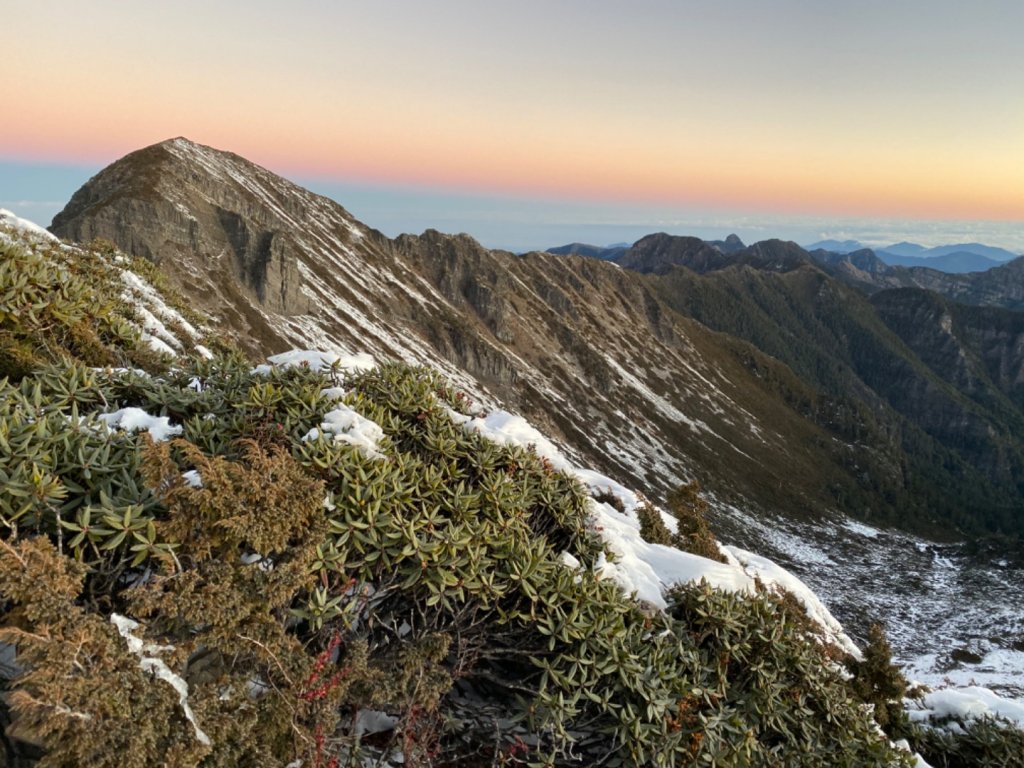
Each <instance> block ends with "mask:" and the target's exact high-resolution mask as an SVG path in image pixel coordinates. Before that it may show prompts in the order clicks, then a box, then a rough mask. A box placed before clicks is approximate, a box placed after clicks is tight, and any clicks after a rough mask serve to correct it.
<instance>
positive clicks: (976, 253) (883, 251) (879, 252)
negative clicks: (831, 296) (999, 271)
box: [805, 240, 1020, 273]
mask: <svg viewBox="0 0 1024 768" xmlns="http://www.w3.org/2000/svg"><path fill="white" fill-rule="evenodd" d="M805 248H806V249H807V250H808V251H818V250H821V251H828V252H830V253H838V254H850V253H856V252H858V251H864V250H871V251H872V252H873V253H874V254H875V255H876V256H877V257H878V258H879V259H881V260H882V261H883V262H884V263H886V264H888V265H889V266H894V267H896V266H899V267H928V268H929V269H937V270H939V271H940V272H952V273H963V272H984V271H985V270H987V269H991V268H992V267H995V266H998V265H999V264H1002V263H1005V262H1007V261H1012V260H1013V259H1015V258H1017V256H1019V255H1020V254H1016V253H1013V252H1012V251H1008V250H1006V249H1005V248H995V247H993V246H990V245H983V244H982V243H958V244H955V245H940V246H936V247H934V248H925V247H924V246H923V245H918V244H917V243H908V242H902V243H894V244H892V245H887V246H885V247H882V248H871V247H869V246H866V245H864V244H863V243H860V242H858V241H857V240H819V241H818V242H816V243H811V244H810V245H807V246H805Z"/></svg>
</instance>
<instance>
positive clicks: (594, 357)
mask: <svg viewBox="0 0 1024 768" xmlns="http://www.w3.org/2000/svg"><path fill="white" fill-rule="evenodd" d="M52 229H53V231H54V232H55V233H56V234H58V235H60V236H61V237H65V238H68V239H72V240H80V241H88V240H91V239H93V238H95V237H103V238H107V239H109V240H112V241H113V242H115V243H116V244H117V245H118V246H119V247H121V248H122V249H124V250H126V251H128V252H130V253H134V254H136V255H139V256H143V257H145V258H147V259H150V260H152V261H154V262H157V263H158V264H160V266H161V267H162V268H163V269H164V270H165V271H166V272H167V273H168V274H169V276H170V277H171V279H172V280H173V282H174V283H175V284H176V286H177V287H178V288H179V289H180V290H181V291H182V292H183V293H184V294H185V295H186V296H188V297H189V298H190V299H191V300H193V301H194V302H195V304H196V305H197V306H198V307H200V308H202V309H204V310H206V311H207V312H209V313H210V314H212V315H213V316H214V317H215V318H217V319H218V320H219V324H220V326H219V330H220V331H221V332H223V333H224V334H226V335H228V336H231V337H234V338H235V339H236V340H237V341H238V342H239V343H240V344H242V345H243V346H245V347H246V348H247V349H248V350H249V351H250V352H252V353H255V354H267V353H273V352H278V351H281V350H283V349H285V348H288V347H294V346H299V347H317V348H342V349H349V350H354V351H358V350H365V351H368V352H371V353H372V354H375V355H376V356H378V357H379V358H400V359H405V360H412V361H420V362H425V363H429V364H432V365H435V366H437V367H439V368H441V369H442V370H443V371H445V372H446V373H447V374H448V375H449V376H451V377H453V378H454V379H455V380H457V381H460V382H461V383H462V386H464V387H465V388H466V389H468V390H470V391H471V392H472V393H474V394H475V395H476V396H477V397H478V398H479V399H482V400H484V401H492V400H494V399H500V400H501V401H502V402H504V403H505V404H506V405H507V407H509V408H510V409H513V410H517V411H519V412H521V413H523V414H524V415H526V416H527V417H528V418H530V419H531V420H532V421H534V422H535V423H537V425H538V426H540V427H541V428H542V429H544V430H546V431H548V432H549V433H551V434H553V435H554V436H555V437H558V438H560V439H561V440H563V441H564V443H565V444H566V445H568V446H569V447H570V449H571V451H572V452H575V454H576V455H577V457H579V458H581V459H585V460H586V461H587V462H588V463H590V464H592V465H594V466H596V467H598V468H600V469H602V470H604V471H606V472H609V473H611V474H613V475H616V476H621V477H623V478H625V479H627V480H631V481H633V482H635V483H637V484H638V485H640V486H641V487H645V488H647V489H648V490H649V491H650V492H651V493H653V494H661V493H662V492H664V491H665V490H666V489H667V488H669V487H670V486H672V485H674V484H676V483H678V482H679V481H680V480H683V479H690V478H698V479H699V480H700V481H701V482H702V483H703V484H704V486H705V487H706V488H707V489H708V490H710V491H712V492H713V493H714V494H715V495H716V496H717V497H718V498H719V499H720V500H723V501H724V500H731V501H733V502H736V503H741V504H745V505H748V506H755V507H761V508H763V509H770V510H780V511H784V512H785V513H787V514H790V515H793V516H796V517H801V516H802V517H815V516H819V515H820V514H822V513H823V512H824V511H826V510H829V509H837V508H838V509H842V510H846V511H850V512H853V513H855V514H859V515H862V516H865V515H866V516H872V517H873V518H874V519H889V520H892V521H895V522H899V523H902V524H904V525H909V526H914V525H917V526H927V525H931V524H932V523H934V522H935V521H936V520H938V519H944V520H946V521H949V520H955V521H956V522H957V523H958V524H962V525H964V526H965V527H966V528H972V529H975V530H980V529H984V528H986V527H988V528H995V527H1004V526H1003V524H1002V522H999V523H998V525H996V524H995V523H993V520H994V519H995V518H994V517H993V515H995V513H994V512H992V511H991V510H992V509H997V510H998V509H1002V507H1001V506H1000V505H1004V506H1005V504H1007V503H1008V500H1010V501H1012V502H1017V503H1018V507H1019V501H1020V489H1019V488H1017V487H1016V486H1015V485H1013V482H1012V480H1011V479H1009V478H1013V477H1017V478H1019V477H1020V474H1019V465H1018V464H1014V462H1015V461H1018V459H1019V450H1020V446H1019V442H1015V440H1014V438H1013V437H1012V435H1008V434H1007V428H1005V427H1004V426H1000V423H999V419H998V418H997V417H996V413H997V411H995V410H993V408H994V406H990V404H989V400H988V399H987V398H990V396H991V397H995V396H996V395H997V394H998V395H999V396H1000V397H1003V400H1005V401H1006V403H1010V404H1012V403H1014V402H1015V401H1014V400H1013V398H1014V397H1019V391H1018V390H1014V389H1013V385H1011V384H1010V383H1009V382H1010V380H1012V379H1013V377H1014V375H1015V374H1014V372H1013V365H1012V360H1013V359H1014V358H1013V355H1012V353H1011V352H1007V351H1003V350H1002V349H1001V347H1000V345H1001V344H1004V343H1006V344H1009V343H1011V342H1010V339H1011V338H1016V337H1015V336H1013V334H1012V333H1011V332H1009V331H1008V332H1007V333H1006V334H1004V335H1003V336H998V335H997V336H989V335H986V333H987V332H986V331H985V330H984V328H985V327H987V326H986V323H987V322H988V320H986V319H984V318H982V319H980V320H977V322H975V323H974V325H971V326H970V327H971V328H972V329H974V330H972V331H971V332H970V335H969V341H963V342H962V344H964V345H971V346H970V348H971V349H972V350H975V349H976V350H977V354H979V355H981V356H982V358H983V359H984V360H985V361H986V362H984V363H983V364H981V368H979V369H978V370H981V369H984V370H985V371H989V370H990V369H991V370H995V369H999V367H1000V366H1003V367H1004V368H1005V369H1006V370H1005V372H1004V373H1001V374H1000V376H1002V378H999V376H996V377H995V378H993V375H994V374H992V373H987V374H986V375H987V376H988V380H991V381H992V382H993V384H992V385H991V386H990V387H989V386H988V385H986V386H985V387H982V388H980V389H977V390H972V392H973V393H974V394H964V393H962V392H960V390H959V389H957V387H958V386H960V385H959V384H958V383H957V382H955V381H950V380H947V379H945V378H943V376H942V375H939V374H936V373H935V372H934V371H933V370H932V369H931V368H930V365H931V364H932V363H931V361H930V358H928V357H927V356H926V355H925V351H926V350H921V351H918V350H917V348H916V346H915V345H916V344H917V340H916V339H911V338H907V339H904V338H903V337H902V336H901V335H900V332H899V331H898V330H893V329H891V328H890V326H889V325H888V324H887V323H889V322H890V320H891V322H892V323H893V324H894V327H896V325H898V323H897V320H896V319H892V317H896V315H897V314H898V313H895V312H894V313H890V314H889V315H886V317H890V315H891V316H892V317H890V319H889V320H884V321H883V316H882V313H881V311H880V310H876V308H875V306H874V305H873V304H872V303H871V302H870V301H868V300H867V299H866V298H865V297H864V296H863V295H862V294H860V293H859V292H858V291H855V290H853V289H852V288H849V287H847V286H845V285H843V284H842V283H841V282H838V281H836V280H833V279H832V278H830V277H828V276H827V275H826V274H825V273H824V272H822V271H821V270H820V269H819V268H818V267H816V266H815V265H814V263H813V261H812V260H811V258H810V256H809V255H808V254H807V253H806V252H805V251H803V250H802V249H800V248H799V247H797V246H796V245H794V244H792V243H783V242H781V241H768V242H765V243H758V244H755V245H753V246H750V247H743V245H742V243H739V242H738V238H737V241H736V242H729V241H723V243H728V247H727V248H723V247H722V246H721V245H718V244H708V243H705V242H703V241H701V240H697V239H696V238H672V237H670V236H668V235H652V236H650V237H647V238H644V239H643V240H641V241H639V242H638V243H637V244H635V245H634V246H633V247H632V248H630V249H628V250H627V251H626V252H625V253H624V254H623V255H622V256H621V257H620V258H619V259H618V261H619V265H617V264H613V263H609V262H606V261H600V260H596V259H587V258H582V257H578V256H560V255H555V254H539V253H533V254H526V255H523V256H516V255H514V254H511V253H506V252H502V251H490V250H487V249H485V248H483V247H481V246H480V245H479V244H478V243H476V242H475V241H474V240H473V239H472V238H469V237H467V236H465V235H458V236H449V235H443V234H440V233H437V232H434V231H427V232H425V233H423V234H422V235H420V236H411V235H403V236H401V237H399V238H397V239H395V240H390V239H388V238H386V237H384V236H383V235H381V234H380V233H378V232H376V231H374V230H372V229H370V228H368V227H366V226H365V225H363V224H362V223H360V222H358V221H356V220H354V219H353V218H352V217H351V216H350V215H349V214H348V213H347V212H346V211H345V210H344V209H343V208H341V206H339V205H337V204H336V203H334V202H332V201H330V200H328V199H326V198H323V197H319V196H317V195H314V194H312V193H310V192H308V191H306V190H303V189H301V188H299V187H297V186H295V185H293V184H291V183H290V182H287V181H286V180H284V179H282V178H280V177H278V176H276V175H274V174H272V173H270V172H269V171H267V170H265V169H263V168H260V167H259V166H256V165H254V164H252V163H249V162H248V161H246V160H244V159H242V158H240V157H238V156H236V155H232V154H229V153H225V152H220V151H217V150H213V149H210V148H209V147H204V146H201V145H197V144H194V143H192V142H189V141H187V140H185V139H174V140H171V141H167V142H164V143H162V144H158V145H155V146H153V147H148V148H146V149H144V150H140V151H139V152H136V153H133V154H131V155H128V156H127V157H125V158H123V159H122V160H120V161H118V162H117V163H115V164H113V165H112V166H110V167H108V168H107V169H105V170H104V171H102V172H101V173H99V174H98V175H97V176H96V177H94V178H93V179H91V180H90V181H89V182H88V183H87V184H86V185H85V186H84V187H83V188H82V189H81V190H79V191H78V192H77V193H76V194H75V196H74V197H73V198H72V200H71V202H70V203H69V204H68V206H67V207H66V208H65V210H64V211H62V212H61V214H59V215H58V216H57V217H56V218H55V219H54V223H53V227H52ZM620 265H621V266H620ZM623 266H628V267H631V269H623V268H622V267H623ZM638 270H639V271H638ZM641 271H642V272H648V273H651V274H641ZM698 273H704V274H703V275H701V274H698ZM698 321H699V322H698ZM976 326H977V327H976ZM965 327H966V326H965ZM709 329H710V330H709ZM719 330H721V331H725V332H726V334H728V335H726V334H722V333H716V332H715V331H719ZM958 338H959V337H958ZM964 338H965V339H968V337H967V336H965V337H964ZM922 343H924V342H922ZM929 349H930V348H929ZM765 353H767V354H765ZM1018 359H1019V358H1018ZM934 364H935V365H938V364H939V363H938V362H935V363H934ZM993 366H994V368H993ZM971 370H972V371H973V370H974V369H973V368H972V369H971ZM1000 370H1002V369H1000ZM893 372H896V373H897V374H899V375H898V376H897V377H896V378H895V379H893V381H894V382H895V383H894V384H892V386H891V388H889V389H886V388H885V387H883V386H882V384H881V383H880V382H884V381H886V380H887V378H886V377H887V376H890V375H891V374H892V373H893ZM997 379H998V381H999V382H1001V383H999V384H996V383H994V382H995V381H996V380H997ZM1004 383H1005V386H1004ZM903 387H909V388H911V390H910V391H913V392H914V393H915V398H918V400H919V399H920V398H921V397H925V396H927V397H928V398H931V399H929V400H925V401H924V402H925V403H934V404H936V407H941V412H942V413H943V414H948V418H946V417H944V418H945V419H946V420H945V421H943V420H941V419H940V420H939V421H940V422H941V423H940V424H939V426H942V425H943V424H944V425H945V426H946V427H951V426H952V425H953V424H955V423H956V421H957V420H958V419H967V420H968V422H969V424H970V427H971V430H974V431H971V432H970V434H972V435H973V434H975V431H976V432H977V434H978V436H979V437H978V438H977V440H978V441H980V443H979V445H980V447H979V445H974V444H973V443H972V444H971V445H969V446H966V447H962V446H954V447H949V446H945V445H943V444H942V443H941V441H940V438H941V434H944V433H941V434H939V433H937V434H936V435H933V434H932V433H931V432H929V430H930V429H932V427H933V425H932V424H931V423H930V422H927V423H926V422H923V421H919V420H917V416H916V415H915V413H916V412H914V411H913V410H912V409H904V408H901V407H900V405H899V403H898V402H896V403H894V402H892V401H891V398H893V397H895V395H893V391H896V390H901V388H903ZM1004 390H1005V391H1004ZM1014 392H1018V394H1014ZM975 395H977V397H975ZM1003 400H1000V401H999V402H1000V403H1002V404H1003V405H1005V403H1004V402H1003ZM1006 407H1009V406H1006ZM998 413H999V414H1001V415H1002V411H999V412H998ZM975 426H976V429H975ZM936 428H938V427H936ZM990 428H991V430H994V433H995V437H991V438H985V437H984V435H985V434H986V430H988V429H990ZM1018 434H1022V433H1018ZM1017 440H1018V441H1019V438H1017ZM976 442H977V441H976ZM987 462H995V464H994V465H993V466H989V463H987ZM1014 473H1017V474H1014ZM968 486H969V487H971V488H973V489H976V490H977V489H981V490H980V491H979V493H981V491H983V492H984V494H985V499H988V501H986V502H985V503H986V504H988V506H983V507H980V508H979V509H980V512H979V513H977V514H976V515H975V516H974V517H965V516H964V513H963V510H964V509H965V507H963V505H962V503H961V502H962V501H963V499H961V498H958V497H955V495H951V494H950V493H949V492H948V491H949V489H951V488H953V489H955V488H961V487H968ZM1015 494H1016V495H1015ZM1000 520H1001V518H1000ZM1018 523H1019V521H1018ZM1015 524H1016V523H1015ZM947 530H948V526H947Z"/></svg>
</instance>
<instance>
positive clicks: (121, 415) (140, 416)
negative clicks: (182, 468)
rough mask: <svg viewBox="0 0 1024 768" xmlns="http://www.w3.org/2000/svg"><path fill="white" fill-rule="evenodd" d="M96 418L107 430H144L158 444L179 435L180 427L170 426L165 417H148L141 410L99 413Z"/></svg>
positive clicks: (176, 425)
mask: <svg viewBox="0 0 1024 768" xmlns="http://www.w3.org/2000/svg"><path fill="white" fill-rule="evenodd" d="M98 418H99V419H100V421H102V422H103V423H104V424H106V425H107V427H108V428H109V429H123V430H124V431H125V432H139V431H141V430H145V431H146V432H149V436H150V437H152V438H153V439H154V440H156V441H157V442H158V443H159V442H162V441H164V440H167V439H169V438H171V437H173V436H174V435H180V434H181V426H180V425H178V424H171V420H170V418H168V417H167V416H150V415H149V414H148V413H146V412H145V411H144V410H142V409H141V408H122V409H121V410H119V411H114V412H113V413H101V414H99V416H98Z"/></svg>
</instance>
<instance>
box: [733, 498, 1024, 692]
mask: <svg viewBox="0 0 1024 768" xmlns="http://www.w3.org/2000/svg"><path fill="white" fill-rule="evenodd" d="M713 522H714V525H713V527H714V528H715V530H716V531H718V532H719V533H720V535H723V536H724V537H725V538H728V539H732V540H737V541H740V542H742V543H743V545H744V546H750V547H755V546H756V547H757V548H758V549H759V550H760V551H763V552H766V553H767V554H769V555H770V556H771V557H772V558H774V559H776V560H778V561H779V562H780V563H782V564H784V565H785V566H786V567H787V568H789V569H790V570H792V571H793V572H795V573H797V574H798V575H799V576H800V578H801V579H803V581H804V582H806V583H807V584H808V585H810V586H811V588H812V589H814V591H815V592H817V593H818V594H819V595H821V597H822V599H823V600H824V601H825V602H826V603H827V604H828V605H829V607H830V608H831V609H832V611H833V612H834V613H835V615H836V616H837V617H838V618H839V619H840V620H841V621H842V623H843V625H844V626H845V627H847V629H849V630H851V631H852V632H853V633H854V634H857V635H863V633H864V631H865V630H866V628H867V627H868V626H869V625H870V624H871V623H872V622H873V621H882V622H883V623H884V624H885V627H886V632H887V634H888V636H889V639H890V643H891V645H892V648H893V654H894V657H895V659H896V661H897V663H899V664H900V665H901V666H903V668H904V673H905V674H906V676H907V677H908V678H909V679H911V680H917V681H920V682H922V683H925V684H927V685H929V686H945V685H955V686H971V685H975V684H977V685H981V686H985V687H987V688H991V689H993V690H995V691H997V692H1000V693H1002V694H1003V695H1006V696H1009V697H1011V698H1016V699H1022V700H1024V602H1022V600H1021V597H1020V596H1021V595H1022V594H1024V571H1022V570H1021V567H1020V565H1019V563H1018V564H1017V565H1015V564H1014V563H1013V562H1012V561H1011V559H1009V558H1003V557H1001V556H998V555H994V556H988V557H979V556H972V555H969V554H967V552H966V551H965V549H964V547H962V546H959V545H949V544H936V543H934V542H929V541H926V540H924V539H921V538H918V537H916V536H912V535H910V534H906V533H902V532H899V531H892V530H882V529H878V528H873V527H871V526H868V525H865V524H863V523H858V522H851V521H824V522H822V523H818V524H810V523H798V522H795V521H792V520H785V519H782V518H766V517H763V516H755V515H751V514H747V513H746V512H744V511H742V510H740V509H737V508H735V507H729V506H725V505H721V506H719V507H718V509H717V510H716V512H715V515H714V521H713Z"/></svg>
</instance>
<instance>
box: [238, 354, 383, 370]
mask: <svg viewBox="0 0 1024 768" xmlns="http://www.w3.org/2000/svg"><path fill="white" fill-rule="evenodd" d="M267 362H268V363H269V365H257V366H256V367H255V368H254V369H253V370H254V371H255V372H256V373H261V374H267V373H270V371H271V370H272V369H273V368H274V367H275V366H277V367H280V368H292V367H295V366H303V367H307V368H312V369H313V370H314V371H329V370H330V369H331V368H332V367H334V366H335V365H336V366H337V367H338V368H340V369H341V370H343V371H368V370H370V369H372V368H375V367H376V365H377V364H376V362H374V359H373V356H371V355H368V354H366V353H365V352H360V353H359V354H357V355H348V354H338V353H335V352H319V351H317V350H309V349H293V350H291V351H289V352H282V353H281V354H279V355H274V356H272V357H268V358H267Z"/></svg>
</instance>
